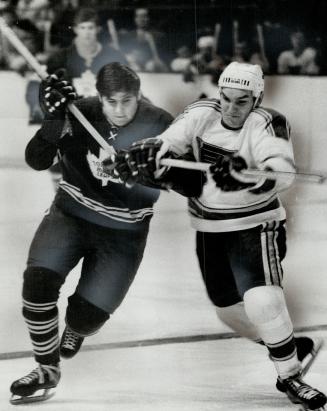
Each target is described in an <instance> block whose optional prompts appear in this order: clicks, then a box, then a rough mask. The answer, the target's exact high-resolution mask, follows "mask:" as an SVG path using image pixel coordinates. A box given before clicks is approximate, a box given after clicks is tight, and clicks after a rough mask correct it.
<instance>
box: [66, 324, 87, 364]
mask: <svg viewBox="0 0 327 411" xmlns="http://www.w3.org/2000/svg"><path fill="white" fill-rule="evenodd" d="M83 341H84V337H80V336H79V335H78V334H76V333H74V331H72V330H71V329H70V328H69V327H67V326H66V328H65V330H64V332H63V334H62V337H61V342H60V356H61V357H63V358H72V357H74V355H75V354H77V353H78V351H79V349H80V348H81V345H82V343H83Z"/></svg>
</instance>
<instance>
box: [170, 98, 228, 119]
mask: <svg viewBox="0 0 327 411" xmlns="http://www.w3.org/2000/svg"><path fill="white" fill-rule="evenodd" d="M202 108H206V109H207V110H208V111H209V112H211V111H212V110H214V111H216V112H218V113H220V112H221V107H220V102H219V100H217V99H214V98H211V99H209V98H208V99H201V100H197V101H195V102H193V103H191V104H189V105H188V106H186V108H185V109H184V111H183V112H182V113H181V114H179V115H178V116H177V117H176V119H175V120H174V123H176V122H177V121H178V120H180V119H182V118H184V117H185V115H187V114H188V113H190V112H193V111H195V110H197V109H202Z"/></svg>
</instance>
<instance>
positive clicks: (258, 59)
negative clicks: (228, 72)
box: [232, 41, 269, 73]
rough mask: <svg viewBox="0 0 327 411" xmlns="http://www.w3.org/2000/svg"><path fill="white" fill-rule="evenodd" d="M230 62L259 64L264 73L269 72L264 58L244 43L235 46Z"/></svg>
mask: <svg viewBox="0 0 327 411" xmlns="http://www.w3.org/2000/svg"><path fill="white" fill-rule="evenodd" d="M232 61H237V62H238V63H251V64H259V66H261V68H262V71H263V72H264V73H267V72H268V71H269V63H268V60H267V59H266V58H265V56H264V55H262V53H261V52H260V51H254V50H252V49H251V47H250V46H249V44H248V43H247V42H245V41H241V42H239V43H237V44H235V48H234V55H233V57H232Z"/></svg>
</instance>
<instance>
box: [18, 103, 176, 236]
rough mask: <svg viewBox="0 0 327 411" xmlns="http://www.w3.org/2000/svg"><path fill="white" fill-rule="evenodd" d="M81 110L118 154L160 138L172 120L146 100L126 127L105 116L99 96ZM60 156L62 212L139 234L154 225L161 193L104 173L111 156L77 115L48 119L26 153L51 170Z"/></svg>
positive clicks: (57, 199) (39, 166) (33, 163)
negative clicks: (137, 143)
mask: <svg viewBox="0 0 327 411" xmlns="http://www.w3.org/2000/svg"><path fill="white" fill-rule="evenodd" d="M76 105H77V107H78V108H79V109H80V110H81V112H82V113H83V114H84V115H85V117H86V118H87V119H88V120H89V121H90V123H91V124H92V125H93V126H94V127H95V128H96V129H97V130H98V131H99V133H100V134H101V135H102V136H103V137H104V138H105V139H106V141H107V142H108V143H109V144H110V145H112V146H113V147H114V149H115V150H116V151H117V150H120V149H126V148H128V147H129V146H130V145H131V144H132V143H133V142H135V141H137V140H141V139H143V138H149V137H155V136H157V135H159V134H160V133H162V132H163V131H164V130H165V129H166V128H167V127H168V125H169V124H170V123H171V121H172V116H171V115H170V114H169V113H167V112H166V111H164V110H162V109H160V108H158V107H155V106H154V105H152V104H151V103H149V102H147V101H145V100H141V101H140V103H139V107H138V110H137V112H136V114H135V117H134V119H133V120H132V121H131V122H130V123H129V124H127V125H126V126H124V127H120V128H116V127H114V126H112V125H110V123H109V122H108V121H107V119H106V118H105V117H104V115H103V113H102V107H101V104H100V102H99V100H98V98H97V97H94V98H87V99H81V100H79V101H78V102H77V103H76ZM58 136H61V138H59V139H58ZM58 153H59V155H60V157H61V164H62V171H63V181H62V182H61V183H60V187H59V190H58V193H57V195H56V197H55V200H54V203H55V204H56V205H57V206H58V207H60V209H62V210H63V211H64V212H66V213H68V214H70V215H73V216H76V217H79V218H82V219H84V220H87V221H90V222H93V223H95V224H98V225H102V226H106V227H113V228H122V229H138V228H142V227H143V226H144V224H147V223H148V221H149V219H150V218H151V216H152V214H153V208H152V207H153V204H154V203H155V201H156V200H157V199H158V197H159V190H157V189H153V188H149V187H145V186H143V185H140V184H136V185H134V186H133V187H132V188H126V187H125V186H124V185H123V184H122V182H121V181H120V179H119V178H116V177H114V176H109V175H108V174H106V173H104V171H103V167H102V161H103V160H104V159H105V158H107V157H108V154H107V153H106V152H105V151H104V150H103V149H102V148H101V147H100V146H99V144H98V143H97V142H96V141H95V140H94V139H93V138H92V137H91V136H90V134H89V133H88V132H87V131H86V130H85V128H84V127H83V126H82V125H81V124H80V123H79V122H78V120H76V119H75V118H74V117H73V116H72V115H69V117H68V119H67V118H66V120H51V119H45V121H44V123H43V124H42V127H41V128H40V129H39V130H38V132H37V133H36V135H35V136H34V137H33V138H32V140H31V141H30V142H29V144H28V145H27V147H26V153H25V154H26V161H27V163H28V164H29V165H30V166H31V167H32V168H34V169H37V170H45V169H47V168H49V167H50V166H51V165H52V164H53V161H54V159H55V157H56V156H57V155H58Z"/></svg>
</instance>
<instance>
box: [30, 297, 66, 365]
mask: <svg viewBox="0 0 327 411" xmlns="http://www.w3.org/2000/svg"><path fill="white" fill-rule="evenodd" d="M23 316H24V319H25V322H26V324H27V327H28V331H29V334H30V337H31V340H32V345H33V352H34V357H35V360H36V361H37V362H39V363H41V364H57V363H58V362H59V359H60V357H59V328H58V322H59V321H58V308H57V301H52V302H47V303H33V302H31V301H27V300H25V299H24V300H23Z"/></svg>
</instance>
